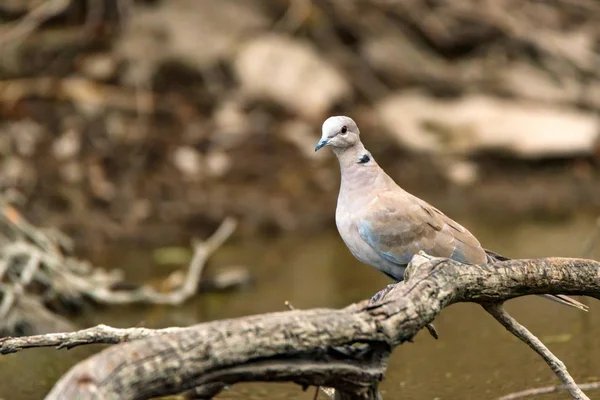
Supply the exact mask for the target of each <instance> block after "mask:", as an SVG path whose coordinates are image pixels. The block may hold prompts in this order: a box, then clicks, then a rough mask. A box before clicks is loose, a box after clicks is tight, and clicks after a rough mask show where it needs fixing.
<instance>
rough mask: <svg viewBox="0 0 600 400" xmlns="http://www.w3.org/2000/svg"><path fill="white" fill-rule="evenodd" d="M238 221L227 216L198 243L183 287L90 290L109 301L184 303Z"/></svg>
mask: <svg viewBox="0 0 600 400" xmlns="http://www.w3.org/2000/svg"><path fill="white" fill-rule="evenodd" d="M236 225H237V222H236V220H235V219H233V218H231V217H228V218H226V219H225V220H224V221H223V222H222V223H221V226H219V228H218V229H217V231H216V232H215V233H214V234H213V235H212V236H211V237H210V238H209V239H208V240H206V241H205V242H202V243H200V244H197V245H196V246H195V251H194V257H193V258H192V261H191V262H190V266H189V269H188V273H187V276H186V278H185V282H184V284H183V286H181V287H180V288H179V289H175V290H173V291H172V292H169V293H161V292H158V291H156V290H155V289H154V288H152V287H150V286H142V287H140V288H139V289H137V290H133V291H113V290H111V289H110V288H107V287H91V288H89V290H88V291H86V294H88V295H90V296H91V297H92V298H94V299H95V300H97V301H101V302H103V303H106V304H127V303H149V304H169V305H179V304H182V303H183V302H185V301H186V300H187V299H189V298H190V297H191V296H193V295H194V294H195V293H196V291H197V290H198V285H199V284H200V276H201V275H202V271H203V270H204V266H205V265H206V261H207V260H208V258H209V257H210V256H211V254H212V253H214V251H215V250H217V249H218V248H219V247H220V246H221V245H222V244H223V243H224V242H225V241H226V240H227V239H228V238H229V236H231V234H232V233H233V231H234V230H235V227H236Z"/></svg>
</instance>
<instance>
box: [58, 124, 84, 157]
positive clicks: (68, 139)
mask: <svg viewBox="0 0 600 400" xmlns="http://www.w3.org/2000/svg"><path fill="white" fill-rule="evenodd" d="M80 149H81V138H80V137H79V133H78V132H77V131H75V130H68V131H67V132H65V133H63V134H62V135H61V136H60V137H59V138H58V139H57V140H55V141H54V143H53V144H52V153H53V154H54V157H55V158H56V159H57V160H61V161H62V160H67V159H70V158H73V157H75V156H76V155H77V154H78V153H79V150H80Z"/></svg>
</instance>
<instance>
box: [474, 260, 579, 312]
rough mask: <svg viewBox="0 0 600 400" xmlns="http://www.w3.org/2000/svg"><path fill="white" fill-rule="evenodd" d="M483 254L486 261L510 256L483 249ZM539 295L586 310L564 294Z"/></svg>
mask: <svg viewBox="0 0 600 400" xmlns="http://www.w3.org/2000/svg"><path fill="white" fill-rule="evenodd" d="M485 254H486V256H487V261H488V262H497V261H508V260H510V258H508V257H504V256H501V255H500V254H497V253H494V252H493V251H490V250H485ZM540 296H542V297H544V298H546V299H550V300H552V301H555V302H557V303H560V304H563V305H565V306H569V307H573V308H577V309H579V310H582V311H588V306H586V305H585V304H583V303H580V302H578V301H577V300H575V299H572V298H570V297H569V296H565V295H564V294H541V295H540Z"/></svg>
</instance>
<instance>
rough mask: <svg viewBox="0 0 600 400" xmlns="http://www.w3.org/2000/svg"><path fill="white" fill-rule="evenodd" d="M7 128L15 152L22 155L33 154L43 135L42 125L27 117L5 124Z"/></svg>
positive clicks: (28, 155)
mask: <svg viewBox="0 0 600 400" xmlns="http://www.w3.org/2000/svg"><path fill="white" fill-rule="evenodd" d="M7 130H8V132H9V136H10V137H11V138H12V142H13V144H14V148H15V150H16V152H17V153H18V154H19V155H21V156H24V157H31V156H33V155H34V154H35V150H36V147H37V144H38V142H39V141H40V139H42V138H43V136H44V131H43V128H42V126H41V125H40V124H38V123H37V122H35V121H32V120H28V119H26V120H23V121H19V122H14V123H11V124H10V125H8V126H7Z"/></svg>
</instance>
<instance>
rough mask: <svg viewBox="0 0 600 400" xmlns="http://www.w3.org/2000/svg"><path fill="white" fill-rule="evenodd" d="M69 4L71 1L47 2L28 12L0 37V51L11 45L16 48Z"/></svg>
mask: <svg viewBox="0 0 600 400" xmlns="http://www.w3.org/2000/svg"><path fill="white" fill-rule="evenodd" d="M70 4H71V0H49V1H45V2H43V3H42V4H40V5H39V6H38V7H36V8H35V9H33V10H32V11H31V12H29V13H28V14H27V15H26V16H25V17H23V18H22V19H21V20H20V21H19V22H17V23H16V24H15V25H14V27H13V28H12V29H11V30H10V31H8V33H5V34H4V35H3V36H2V37H0V49H1V48H2V47H3V46H5V45H7V44H9V43H10V44H12V45H15V46H18V45H19V44H20V43H22V42H23V40H25V38H26V37H27V36H28V35H30V34H31V33H32V32H33V31H35V30H36V29H37V28H38V27H39V26H40V25H41V24H43V23H44V22H45V21H47V20H49V19H50V18H52V17H54V16H56V15H58V14H60V13H62V12H63V11H64V10H66V9H67V7H68V6H69V5H70Z"/></svg>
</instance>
